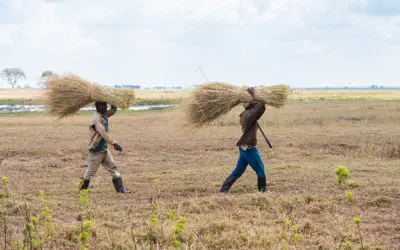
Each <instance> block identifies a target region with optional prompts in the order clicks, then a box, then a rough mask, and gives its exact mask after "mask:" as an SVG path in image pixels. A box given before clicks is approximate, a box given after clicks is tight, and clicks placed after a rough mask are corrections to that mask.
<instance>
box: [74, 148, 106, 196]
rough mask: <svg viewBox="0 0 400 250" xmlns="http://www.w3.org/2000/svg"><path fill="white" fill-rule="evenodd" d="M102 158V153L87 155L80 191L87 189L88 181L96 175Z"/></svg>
mask: <svg viewBox="0 0 400 250" xmlns="http://www.w3.org/2000/svg"><path fill="white" fill-rule="evenodd" d="M104 156H105V153H102V152H99V153H89V157H88V167H87V168H86V171H85V174H84V175H83V183H82V186H81V188H80V190H82V189H88V188H89V183H90V180H91V179H92V177H93V176H94V175H95V174H96V172H97V170H98V169H99V166H100V164H101V162H102V161H103V158H104Z"/></svg>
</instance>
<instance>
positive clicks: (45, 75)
mask: <svg viewBox="0 0 400 250" xmlns="http://www.w3.org/2000/svg"><path fill="white" fill-rule="evenodd" d="M53 76H57V74H56V73H53V72H52V71H50V70H46V71H43V73H42V75H41V77H40V78H39V81H38V82H37V84H38V85H39V87H40V88H44V87H46V82H47V81H48V80H50V79H51V78H52V77H53Z"/></svg>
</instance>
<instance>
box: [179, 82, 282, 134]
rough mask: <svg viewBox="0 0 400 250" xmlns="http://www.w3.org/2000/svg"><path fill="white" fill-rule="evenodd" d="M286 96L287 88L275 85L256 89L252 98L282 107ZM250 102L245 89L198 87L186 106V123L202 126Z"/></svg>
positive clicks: (218, 84) (215, 84)
mask: <svg viewBox="0 0 400 250" xmlns="http://www.w3.org/2000/svg"><path fill="white" fill-rule="evenodd" d="M287 96H288V86H286V85H276V86H270V87H263V88H256V90H255V95H254V98H255V100H257V101H258V102H261V103H263V104H266V105H269V106H272V107H274V108H280V107H282V106H283V105H284V104H285V103H286V101H287ZM248 101H252V96H251V95H250V94H249V93H248V91H247V87H237V86H234V85H232V84H228V83H218V82H217V83H208V84H203V85H201V86H199V87H198V88H197V89H196V90H195V91H194V92H193V97H192V98H191V100H190V103H188V104H187V106H186V108H187V112H186V113H187V117H188V121H189V122H190V123H192V124H194V125H197V126H202V125H204V124H207V123H210V122H212V121H214V120H216V119H217V118H219V117H220V116H222V115H225V114H226V113H228V112H229V111H230V110H231V109H233V108H235V107H236V106H237V105H239V104H240V103H244V102H248Z"/></svg>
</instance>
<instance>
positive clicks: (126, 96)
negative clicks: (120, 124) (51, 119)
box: [44, 75, 135, 119]
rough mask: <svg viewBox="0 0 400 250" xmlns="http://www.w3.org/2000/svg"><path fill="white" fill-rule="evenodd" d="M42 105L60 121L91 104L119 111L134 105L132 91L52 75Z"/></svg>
mask: <svg viewBox="0 0 400 250" xmlns="http://www.w3.org/2000/svg"><path fill="white" fill-rule="evenodd" d="M46 86H47V88H46V92H45V96H44V97H45V98H44V104H45V107H46V109H47V110H48V112H49V113H50V114H52V115H56V116H58V117H59V118H60V119H61V118H63V117H65V116H69V115H73V114H75V113H76V112H77V111H79V109H81V108H83V107H85V106H87V105H89V104H90V103H92V102H96V101H104V102H107V103H110V104H112V105H114V106H116V107H119V108H121V109H126V108H128V107H129V106H131V105H132V104H133V103H134V100H135V93H134V91H133V90H132V89H112V88H105V87H102V86H100V85H98V84H96V83H91V82H89V81H86V80H84V79H82V78H80V77H78V76H76V75H65V76H58V75H53V76H52V77H51V78H50V79H49V80H48V81H47V82H46Z"/></svg>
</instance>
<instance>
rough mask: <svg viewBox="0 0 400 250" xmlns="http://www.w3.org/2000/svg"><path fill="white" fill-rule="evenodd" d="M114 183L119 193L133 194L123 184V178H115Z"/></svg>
mask: <svg viewBox="0 0 400 250" xmlns="http://www.w3.org/2000/svg"><path fill="white" fill-rule="evenodd" d="M112 182H113V184H114V187H115V190H116V191H117V193H124V194H128V193H132V191H131V190H129V189H126V188H124V184H123V183H122V178H121V177H117V178H114V179H113V180H112Z"/></svg>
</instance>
